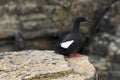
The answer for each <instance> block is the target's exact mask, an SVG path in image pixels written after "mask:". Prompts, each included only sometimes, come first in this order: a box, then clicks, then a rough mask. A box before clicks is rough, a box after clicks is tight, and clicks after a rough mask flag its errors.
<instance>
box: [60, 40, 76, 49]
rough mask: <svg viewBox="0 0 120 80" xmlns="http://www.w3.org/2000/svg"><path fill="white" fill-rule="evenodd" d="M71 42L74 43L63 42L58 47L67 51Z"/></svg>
mask: <svg viewBox="0 0 120 80" xmlns="http://www.w3.org/2000/svg"><path fill="white" fill-rule="evenodd" d="M73 42H74V40H70V41H65V42H62V43H61V44H60V46H61V47H62V48H65V49H67V48H68V47H69V46H70V45H71V44H72V43H73Z"/></svg>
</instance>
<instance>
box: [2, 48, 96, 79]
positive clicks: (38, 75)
mask: <svg viewBox="0 0 120 80" xmlns="http://www.w3.org/2000/svg"><path fill="white" fill-rule="evenodd" d="M94 75H95V68H94V67H93V65H92V64H90V62H89V60H88V57H86V56H82V57H79V58H65V59H64V56H62V55H59V54H55V53H53V51H47V50H45V51H39V50H27V51H21V52H5V53H0V80H86V79H88V80H91V79H93V78H94Z"/></svg>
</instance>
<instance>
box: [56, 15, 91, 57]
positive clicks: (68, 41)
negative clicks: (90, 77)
mask: <svg viewBox="0 0 120 80" xmlns="http://www.w3.org/2000/svg"><path fill="white" fill-rule="evenodd" d="M85 21H89V20H88V19H86V18H85V17H82V16H80V17H77V18H76V19H75V21H74V24H73V28H72V30H71V32H70V33H69V34H67V35H66V36H65V37H64V38H63V40H62V41H61V42H60V43H59V44H58V45H57V47H56V50H55V53H58V54H62V55H64V56H68V57H79V56H80V54H79V53H78V51H79V50H80V48H81V46H82V45H83V42H84V39H83V36H82V34H81V32H80V30H79V26H80V22H85Z"/></svg>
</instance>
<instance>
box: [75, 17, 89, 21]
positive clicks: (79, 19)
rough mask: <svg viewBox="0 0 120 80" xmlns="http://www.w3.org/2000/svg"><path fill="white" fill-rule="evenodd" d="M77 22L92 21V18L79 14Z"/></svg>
mask: <svg viewBox="0 0 120 80" xmlns="http://www.w3.org/2000/svg"><path fill="white" fill-rule="evenodd" d="M75 22H90V20H89V19H87V18H85V17H83V16H79V17H77V18H76V19H75Z"/></svg>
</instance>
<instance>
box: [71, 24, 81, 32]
mask: <svg viewBox="0 0 120 80" xmlns="http://www.w3.org/2000/svg"><path fill="white" fill-rule="evenodd" d="M79 27H80V22H74V24H73V28H72V31H71V32H72V33H77V32H80V31H79Z"/></svg>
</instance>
